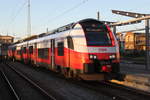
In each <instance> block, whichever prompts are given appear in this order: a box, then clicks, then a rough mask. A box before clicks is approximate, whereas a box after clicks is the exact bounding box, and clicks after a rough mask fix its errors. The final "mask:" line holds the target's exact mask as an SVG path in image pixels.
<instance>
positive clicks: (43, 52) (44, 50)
mask: <svg viewBox="0 0 150 100" xmlns="http://www.w3.org/2000/svg"><path fill="white" fill-rule="evenodd" d="M48 54H49V50H48V48H41V49H38V57H39V58H42V59H48Z"/></svg>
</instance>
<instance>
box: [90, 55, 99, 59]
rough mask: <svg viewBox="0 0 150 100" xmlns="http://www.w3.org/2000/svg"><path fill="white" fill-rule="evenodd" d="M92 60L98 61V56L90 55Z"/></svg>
mask: <svg viewBox="0 0 150 100" xmlns="http://www.w3.org/2000/svg"><path fill="white" fill-rule="evenodd" d="M89 57H90V59H97V56H96V55H91V54H90V55H89Z"/></svg>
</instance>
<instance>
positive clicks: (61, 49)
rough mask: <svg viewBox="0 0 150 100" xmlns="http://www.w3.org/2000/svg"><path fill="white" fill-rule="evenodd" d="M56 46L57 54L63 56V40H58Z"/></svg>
mask: <svg viewBox="0 0 150 100" xmlns="http://www.w3.org/2000/svg"><path fill="white" fill-rule="evenodd" d="M57 47H58V51H57V52H58V56H64V43H63V42H58V43H57Z"/></svg>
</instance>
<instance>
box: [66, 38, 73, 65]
mask: <svg viewBox="0 0 150 100" xmlns="http://www.w3.org/2000/svg"><path fill="white" fill-rule="evenodd" d="M67 44H68V67H71V62H72V60H71V56H72V55H71V52H70V49H72V50H74V45H73V40H72V37H71V36H68V37H67Z"/></svg>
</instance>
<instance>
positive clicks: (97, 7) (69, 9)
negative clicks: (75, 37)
mask: <svg viewBox="0 0 150 100" xmlns="http://www.w3.org/2000/svg"><path fill="white" fill-rule="evenodd" d="M0 1H1V3H0V12H1V14H0V35H11V36H15V37H20V38H24V37H26V36H27V11H28V10H27V2H28V0H0ZM149 8H150V0H31V26H32V27H31V33H32V35H34V34H40V33H43V32H46V29H47V28H48V29H49V30H53V29H56V28H58V27H60V26H63V25H66V24H69V23H72V22H76V21H79V20H82V19H85V18H95V19H96V18H97V15H96V13H97V12H98V11H99V12H100V20H107V21H114V22H117V21H123V20H128V19H130V18H128V17H124V16H120V15H115V14H113V13H112V12H111V10H123V11H131V12H138V13H145V14H150V9H149ZM141 26H143V25H142V24H140V25H132V26H128V27H121V28H119V29H118V30H117V31H120V30H127V29H130V28H132V29H136V28H137V27H141ZM143 27H144V26H143Z"/></svg>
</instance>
